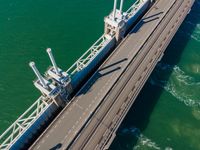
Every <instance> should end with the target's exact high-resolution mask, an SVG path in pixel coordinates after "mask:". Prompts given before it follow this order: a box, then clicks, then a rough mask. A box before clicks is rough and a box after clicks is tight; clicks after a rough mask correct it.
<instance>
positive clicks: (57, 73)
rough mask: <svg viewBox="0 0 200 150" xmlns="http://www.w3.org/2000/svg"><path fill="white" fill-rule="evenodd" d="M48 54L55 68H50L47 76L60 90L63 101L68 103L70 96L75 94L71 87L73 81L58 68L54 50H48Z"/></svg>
mask: <svg viewBox="0 0 200 150" xmlns="http://www.w3.org/2000/svg"><path fill="white" fill-rule="evenodd" d="M47 53H48V55H49V57H50V60H51V62H52V65H53V67H50V68H49V69H48V70H47V76H48V78H49V79H51V80H52V81H53V83H54V84H55V85H56V86H57V87H59V88H60V90H61V92H60V93H61V96H62V97H63V100H64V101H66V100H67V99H68V97H69V95H70V94H71V93H72V92H73V89H72V86H71V79H70V77H69V75H68V74H67V73H66V72H64V71H62V70H61V69H60V68H58V67H57V65H56V62H55V59H54V57H53V54H52V50H51V49H50V48H48V49H47Z"/></svg>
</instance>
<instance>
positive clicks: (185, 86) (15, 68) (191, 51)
mask: <svg viewBox="0 0 200 150" xmlns="http://www.w3.org/2000/svg"><path fill="white" fill-rule="evenodd" d="M131 3H132V1H131V0H127V1H125V7H126V8H127V7H128V6H130V4H131ZM112 6H113V0H96V1H94V0H84V1H81V0H73V1H72V0H20V1H16V0H0V35H1V36H0V70H1V71H0V76H1V80H0V97H1V98H0V108H1V111H0V133H2V132H3V131H4V130H5V129H6V128H7V127H8V126H9V125H10V124H11V123H12V122H13V121H15V120H16V119H17V117H18V116H19V115H20V114H22V113H23V112H24V111H25V110H26V109H27V108H28V107H29V106H30V105H31V104H32V103H33V102H34V101H35V100H36V99H37V98H38V97H39V96H40V93H39V92H38V91H37V89H36V88H35V87H34V86H33V84H32V80H33V79H34V78H35V77H34V74H33V72H32V70H31V69H30V68H29V66H28V62H29V61H31V60H34V61H35V62H36V65H37V67H38V69H39V70H40V71H41V72H42V73H43V72H44V71H45V70H46V68H47V67H48V66H49V65H50V62H49V59H48V56H47V54H46V51H45V50H46V48H47V47H51V48H52V49H53V53H54V55H55V58H56V61H57V64H58V65H59V67H61V68H63V69H67V68H68V67H69V66H71V65H72V64H73V62H75V60H76V59H77V58H79V57H80V56H81V55H82V54H83V53H84V52H85V51H86V50H87V48H89V46H90V45H91V44H92V43H93V42H94V41H95V40H97V39H98V38H99V37H100V35H101V34H102V33H103V18H104V16H106V15H107V14H108V13H109V12H110V11H111V9H112ZM199 91H200V0H198V1H196V3H195V6H194V8H193V10H192V12H191V14H190V15H189V16H188V17H187V19H186V20H185V21H184V24H183V25H182V26H181V28H180V30H179V31H178V33H177V34H176V36H175V38H174V39H173V41H172V43H171V44H170V46H169V47H168V49H167V51H166V54H165V57H164V58H163V60H162V61H161V63H160V64H159V65H158V66H157V67H156V69H155V71H154V72H153V74H152V75H151V77H150V79H149V81H148V82H147V84H146V85H145V87H144V89H143V90H142V92H141V94H140V96H139V97H138V99H137V101H136V103H135V104H134V106H133V107H132V109H131V110H130V112H129V114H128V116H127V117H126V119H125V121H124V122H123V124H122V125H121V127H120V129H119V131H118V133H117V138H116V140H115V141H114V143H113V145H112V146H111V149H123V150H124V149H128V150H129V149H147V150H151V149H166V150H171V149H178V150H179V149H183V150H190V149H191V150H198V149H200V143H199V139H200V107H199V105H200V92H199Z"/></svg>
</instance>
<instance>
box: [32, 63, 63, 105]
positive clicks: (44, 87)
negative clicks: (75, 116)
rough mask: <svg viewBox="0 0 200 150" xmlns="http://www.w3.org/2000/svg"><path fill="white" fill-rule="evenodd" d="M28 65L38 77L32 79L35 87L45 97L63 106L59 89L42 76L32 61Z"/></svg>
mask: <svg viewBox="0 0 200 150" xmlns="http://www.w3.org/2000/svg"><path fill="white" fill-rule="evenodd" d="M29 66H30V67H31V68H32V69H33V71H34V73H35V74H36V76H37V77H38V79H37V80H35V81H34V85H35V87H36V88H37V89H39V90H40V92H41V93H42V94H43V95H44V96H45V97H48V98H50V99H52V100H53V101H54V103H55V104H56V105H57V106H62V107H63V106H64V103H63V100H62V98H61V96H60V89H59V88H57V87H56V86H55V85H53V84H52V83H50V82H49V81H48V80H46V79H45V78H43V77H42V75H41V74H40V72H39V71H38V69H37V68H36V66H35V63H34V62H30V63H29Z"/></svg>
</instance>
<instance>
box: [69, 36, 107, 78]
mask: <svg viewBox="0 0 200 150" xmlns="http://www.w3.org/2000/svg"><path fill="white" fill-rule="evenodd" d="M108 41H109V39H108V38H106V36H105V34H103V35H102V36H101V37H100V38H99V39H98V40H97V41H96V42H95V43H94V44H93V45H92V46H91V47H90V48H89V49H88V50H87V51H86V52H85V53H84V54H83V55H82V56H81V57H80V58H79V59H78V60H77V61H76V62H75V63H74V64H73V65H72V66H71V67H70V68H69V69H68V70H67V71H66V72H67V73H68V74H69V75H70V76H73V75H74V74H75V73H77V72H78V71H80V70H82V69H83V68H85V67H86V66H87V65H88V64H89V63H90V62H91V61H92V60H93V59H94V58H95V57H96V55H97V54H98V53H99V51H100V49H101V48H102V47H103V46H105V45H106V44H107V42H108Z"/></svg>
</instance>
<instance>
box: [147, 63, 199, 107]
mask: <svg viewBox="0 0 200 150" xmlns="http://www.w3.org/2000/svg"><path fill="white" fill-rule="evenodd" d="M169 72H171V73H172V74H171V76H170V78H169V79H163V77H162V75H163V74H165V73H168V74H169ZM149 82H150V84H152V85H156V86H159V87H161V88H163V89H165V90H166V91H167V92H169V93H170V94H171V95H173V96H174V97H176V98H177V99H178V100H180V101H181V102H184V104H185V105H187V106H190V107H195V108H198V109H199V108H200V93H199V92H198V91H199V89H200V82H199V81H196V80H195V78H193V77H191V76H189V75H187V74H186V73H185V72H184V71H183V70H181V69H180V68H179V67H178V66H176V65H175V66H170V65H168V64H163V63H159V64H158V65H157V66H156V68H155V71H154V73H153V74H152V76H151V77H150V79H149ZM195 91H196V92H195Z"/></svg>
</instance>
